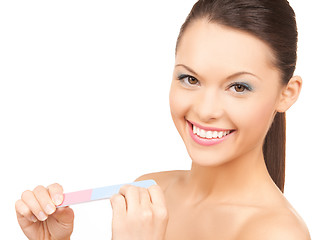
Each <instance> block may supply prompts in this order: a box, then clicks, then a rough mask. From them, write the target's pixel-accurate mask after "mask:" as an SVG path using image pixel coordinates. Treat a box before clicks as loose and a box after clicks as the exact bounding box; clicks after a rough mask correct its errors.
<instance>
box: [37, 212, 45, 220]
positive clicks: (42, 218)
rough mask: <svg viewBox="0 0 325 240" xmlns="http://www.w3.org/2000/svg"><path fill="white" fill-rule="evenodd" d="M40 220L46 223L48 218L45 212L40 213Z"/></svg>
mask: <svg viewBox="0 0 325 240" xmlns="http://www.w3.org/2000/svg"><path fill="white" fill-rule="evenodd" d="M38 219H39V220H40V221H45V220H46V219H47V216H46V215H45V214H44V213H43V212H39V214H38Z"/></svg>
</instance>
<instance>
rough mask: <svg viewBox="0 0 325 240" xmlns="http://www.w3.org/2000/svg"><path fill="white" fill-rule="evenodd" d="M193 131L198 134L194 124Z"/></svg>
mask: <svg viewBox="0 0 325 240" xmlns="http://www.w3.org/2000/svg"><path fill="white" fill-rule="evenodd" d="M193 133H194V134H196V133H197V131H196V127H195V126H194V125H193Z"/></svg>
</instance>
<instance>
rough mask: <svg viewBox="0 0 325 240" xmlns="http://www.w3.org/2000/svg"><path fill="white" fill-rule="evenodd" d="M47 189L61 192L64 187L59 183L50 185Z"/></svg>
mask: <svg viewBox="0 0 325 240" xmlns="http://www.w3.org/2000/svg"><path fill="white" fill-rule="evenodd" d="M47 188H48V189H51V190H60V191H61V190H63V187H62V186H61V185H60V184H58V183H53V184H51V185H49V186H48V187H47Z"/></svg>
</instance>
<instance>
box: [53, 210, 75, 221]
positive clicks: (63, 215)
mask: <svg viewBox="0 0 325 240" xmlns="http://www.w3.org/2000/svg"><path fill="white" fill-rule="evenodd" d="M51 216H52V217H53V219H54V220H55V221H57V222H60V223H63V224H65V225H68V224H73V219H74V212H73V210H72V209H71V208H70V207H62V208H58V209H57V210H56V211H55V212H54V213H53V214H52V215H51ZM49 220H50V219H49Z"/></svg>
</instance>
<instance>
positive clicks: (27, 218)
mask: <svg viewBox="0 0 325 240" xmlns="http://www.w3.org/2000/svg"><path fill="white" fill-rule="evenodd" d="M62 201H63V189H62V187H61V186H60V185H59V184H52V185H50V186H49V187H48V188H45V187H43V186H38V187H36V188H35V189H34V190H33V191H29V190H27V191H25V192H23V194H22V195H21V199H19V200H18V201H17V202H16V214H17V219H18V223H19V225H20V227H21V229H22V230H23V232H24V234H25V235H26V237H27V238H28V239H29V240H50V239H55V240H68V239H70V235H71V234H72V230H73V219H74V213H73V211H72V209H71V208H69V207H63V208H56V206H58V205H60V204H61V203H62Z"/></svg>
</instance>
